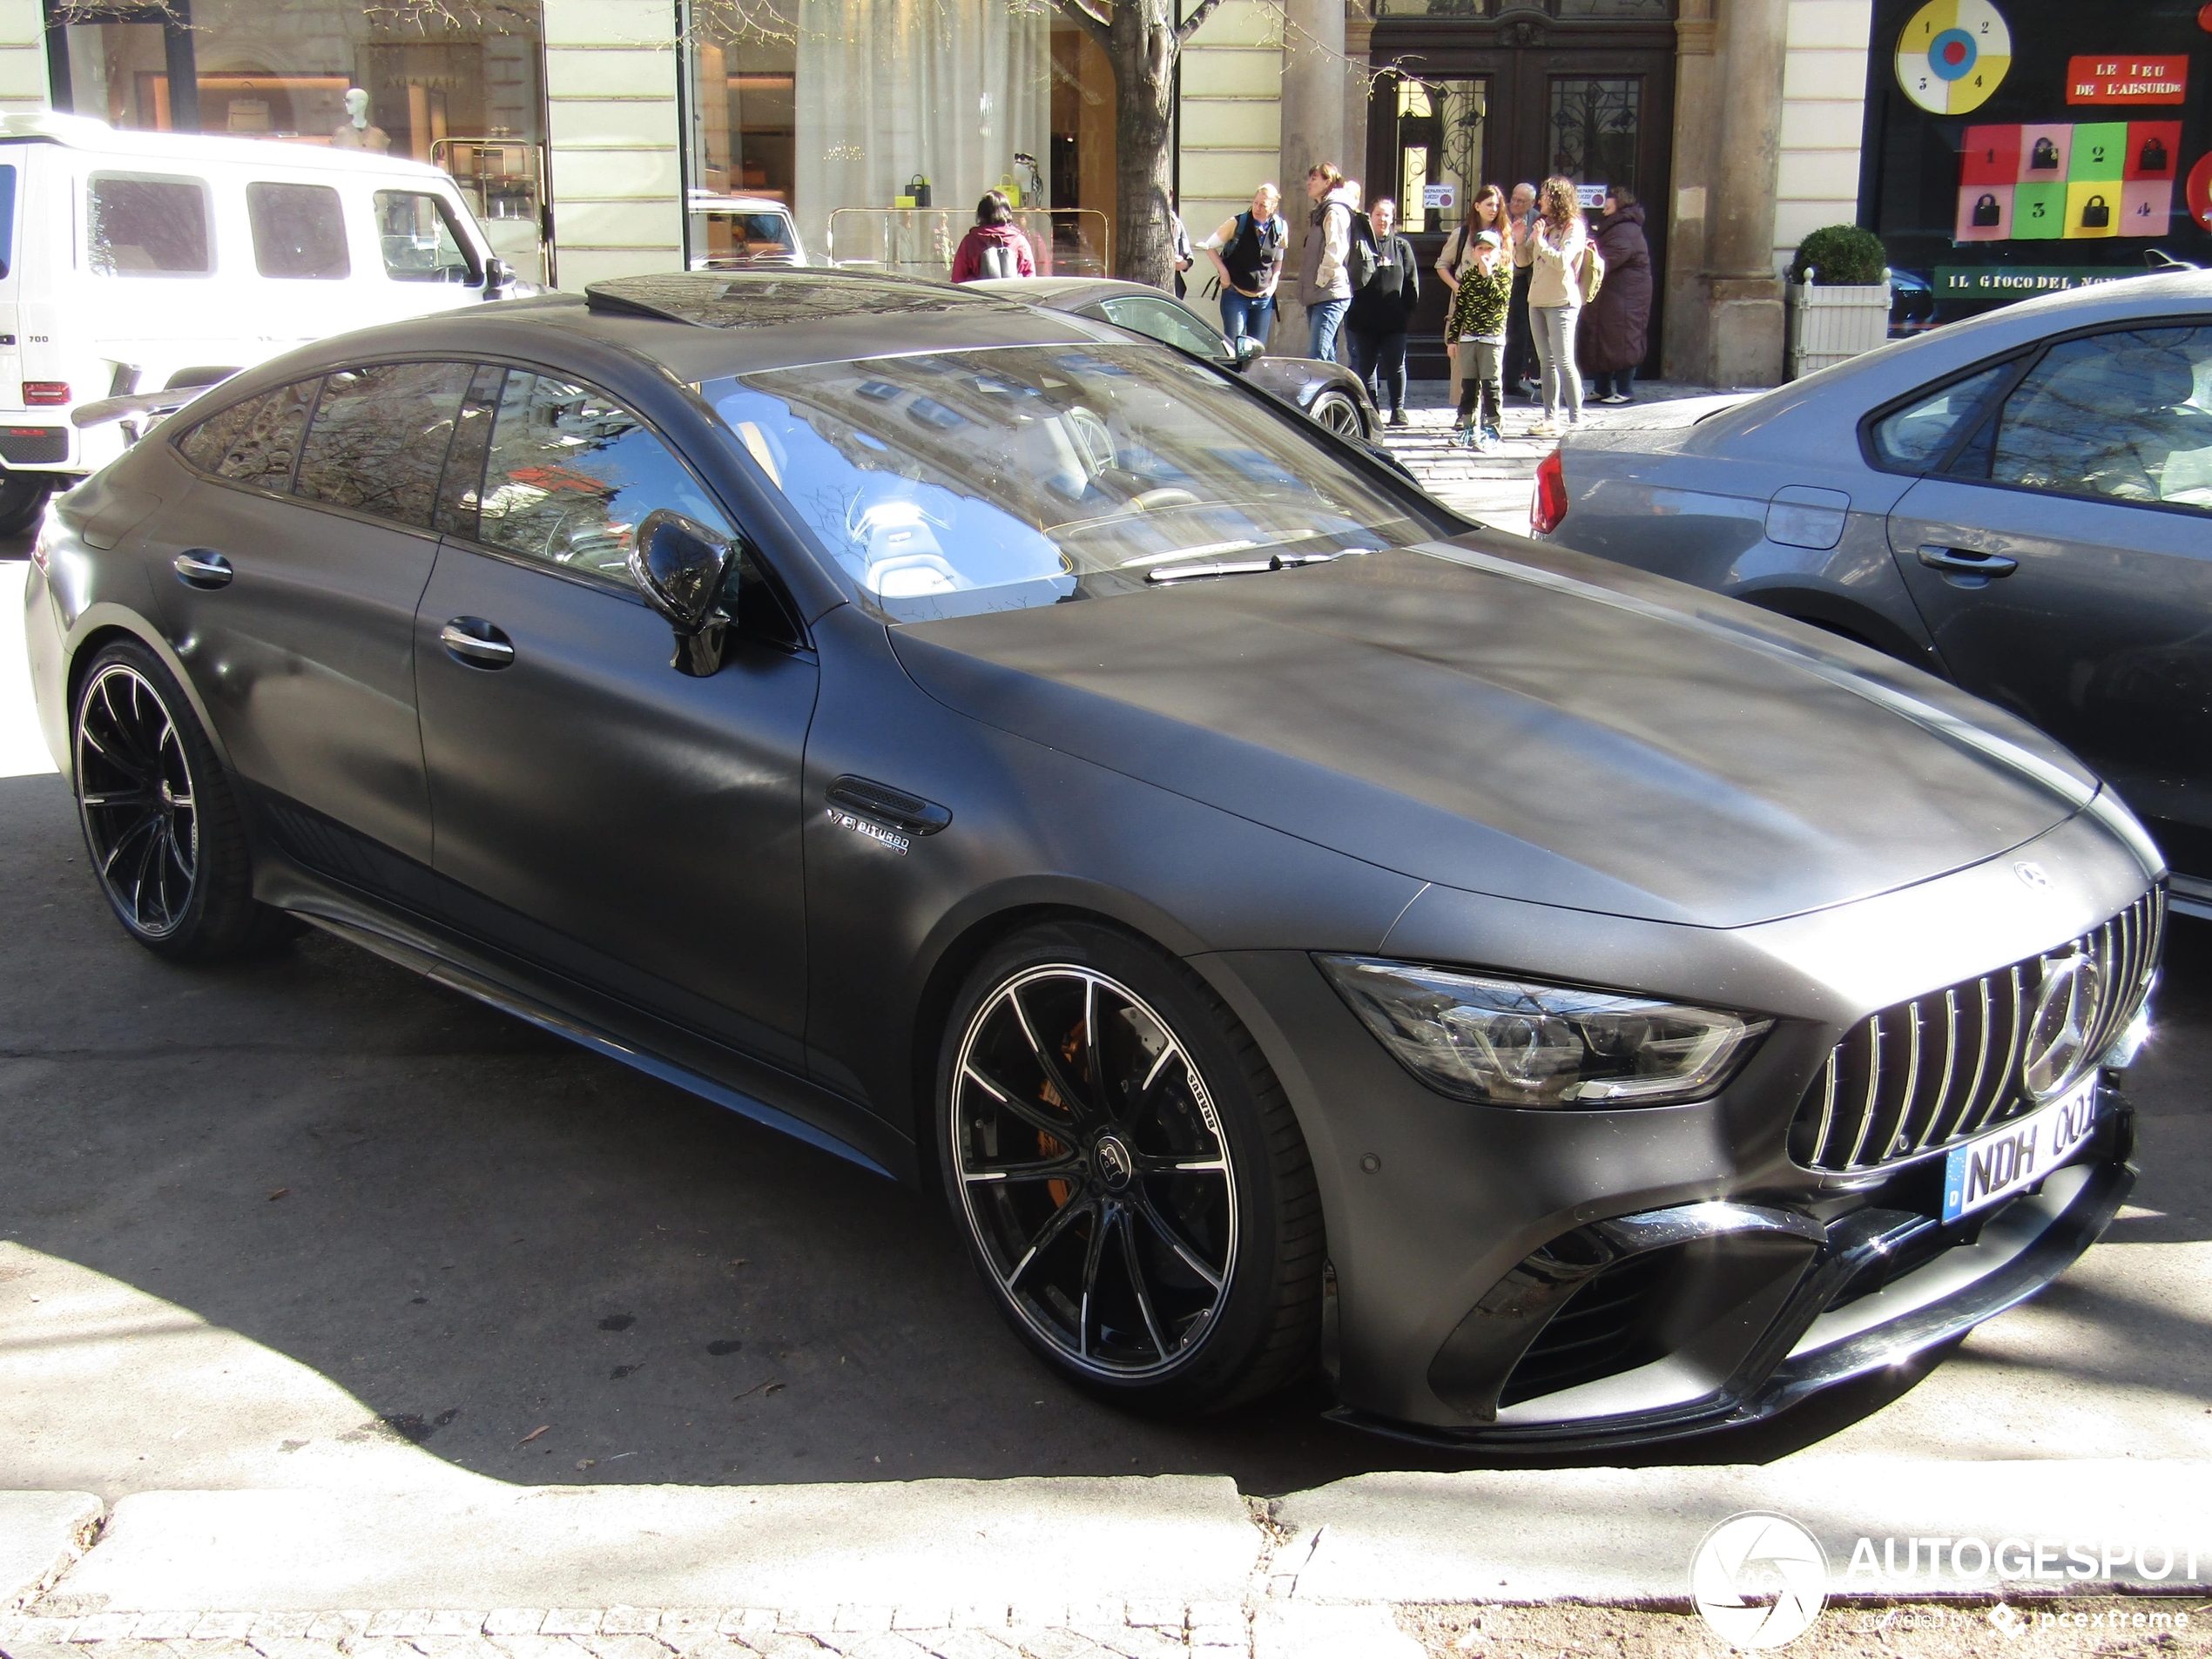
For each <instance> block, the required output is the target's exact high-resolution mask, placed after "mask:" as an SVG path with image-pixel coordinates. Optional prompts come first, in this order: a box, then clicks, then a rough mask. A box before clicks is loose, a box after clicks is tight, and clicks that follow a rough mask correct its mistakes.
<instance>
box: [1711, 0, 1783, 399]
mask: <svg viewBox="0 0 2212 1659" xmlns="http://www.w3.org/2000/svg"><path fill="white" fill-rule="evenodd" d="M1722 27H1723V33H1722V40H1721V46H1722V53H1723V57H1722V60H1721V74H1720V77H1719V78H1718V82H1717V84H1716V86H1715V88H1714V92H1715V95H1716V101H1717V102H1718V103H1719V105H1720V127H1719V133H1718V146H1719V147H1718V153H1717V155H1716V165H1715V166H1714V174H1715V177H1714V180H1713V185H1712V190H1711V193H1710V195H1709V196H1708V197H1707V199H1706V203H1705V208H1706V221H1705V288H1706V326H1707V328H1708V331H1709V333H1708V345H1707V349H1706V352H1705V361H1706V363H1707V365H1708V374H1706V375H1705V376H1704V378H1705V380H1706V381H1707V383H1708V384H1710V385H1714V386H1777V385H1779V384H1780V383H1781V381H1782V359H1783V314H1782V284H1781V281H1780V280H1779V279H1777V277H1776V275H1775V273H1774V198H1775V176H1776V172H1777V168H1778V166H1779V165H1780V160H1781V154H1782V72H1783V66H1784V55H1785V54H1784V46H1785V44H1786V43H1787V41H1788V38H1789V30H1790V5H1789V0H1726V14H1725V16H1724V17H1723V25H1722Z"/></svg>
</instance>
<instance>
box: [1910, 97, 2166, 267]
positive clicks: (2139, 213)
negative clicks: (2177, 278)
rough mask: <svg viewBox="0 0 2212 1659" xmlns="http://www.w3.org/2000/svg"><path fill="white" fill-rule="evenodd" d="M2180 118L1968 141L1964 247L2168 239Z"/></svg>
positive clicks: (1984, 132) (2046, 127) (2006, 132)
mask: <svg viewBox="0 0 2212 1659" xmlns="http://www.w3.org/2000/svg"><path fill="white" fill-rule="evenodd" d="M2181 145H2182V124H2181V123H2180V122H2178V121H2088V122H2081V123H2069V122H2055V123H2053V122H2038V123H2033V124H2026V125H2019V126H2013V125H1983V126H1970V127H1968V128H1966V130H1965V132H1963V133H1962V134H1961V135H1960V139H1959V195H1958V201H1957V206H1956V209H1955V212H1954V215H1953V220H1952V231H1951V239H1952V242H1953V243H1954V244H1958V243H1966V242H2015V241H2018V242H2033V241H2083V240H2093V239H2097V238H2101V237H2107V236H2163V235H2165V234H2166V233H2167V232H2168V230H2169V229H2170V228H2171V227H2172V223H2173V207H2174V179H2175V170H2176V165H2177V162H2176V158H2177V155H2178V152H2179V151H2180V149H2181Z"/></svg>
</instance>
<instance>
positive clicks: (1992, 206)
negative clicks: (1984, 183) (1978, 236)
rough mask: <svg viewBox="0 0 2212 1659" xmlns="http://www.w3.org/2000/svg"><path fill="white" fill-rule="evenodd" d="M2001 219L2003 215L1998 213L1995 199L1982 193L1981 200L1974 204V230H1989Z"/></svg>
mask: <svg viewBox="0 0 2212 1659" xmlns="http://www.w3.org/2000/svg"><path fill="white" fill-rule="evenodd" d="M2003 218H2004V215H2003V213H2001V212H1999V211H1998V207H1997V198H1996V197H1994V196H1992V195H1990V194H1989V193H1987V192H1983V195H1982V199H1980V200H1979V201H1978V202H1976V203H1975V204H1974V228H1975V229H1977V230H1986V229H1989V228H1990V227H1991V226H1994V225H1996V224H1998V223H1999V222H2000V220H2002V219H2003Z"/></svg>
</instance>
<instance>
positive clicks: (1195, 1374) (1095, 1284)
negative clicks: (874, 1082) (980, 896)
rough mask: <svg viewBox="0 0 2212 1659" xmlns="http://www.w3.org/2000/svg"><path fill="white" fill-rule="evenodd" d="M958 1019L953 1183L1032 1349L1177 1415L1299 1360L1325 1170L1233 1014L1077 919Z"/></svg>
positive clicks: (995, 978)
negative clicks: (1315, 1162)
mask: <svg viewBox="0 0 2212 1659" xmlns="http://www.w3.org/2000/svg"><path fill="white" fill-rule="evenodd" d="M1069 944H1077V945H1080V946H1086V947H1088V948H1079V949H1076V950H1069V949H1067V948H1066V946H1067V945H1069ZM1055 945H1057V946H1059V947H1060V948H1058V949H1054V948H1052V947H1053V946H1055ZM955 1012H956V1015H957V1017H958V1023H957V1025H956V1026H955V1028H954V1032H955V1033H956V1035H954V1041H953V1042H949V1043H948V1065H947V1067H946V1075H945V1076H944V1077H943V1080H942V1083H941V1095H940V1100H941V1128H942V1132H943V1136H944V1142H943V1144H944V1146H945V1148H946V1151H947V1158H946V1178H947V1185H948V1189H949V1190H950V1197H952V1199H953V1201H954V1204H955V1206H956V1213H957V1214H958V1215H959V1216H960V1217H961V1219H962V1221H963V1222H964V1223H965V1224H966V1227H967V1231H968V1241H969V1244H970V1247H971V1250H972V1251H973V1253H974V1257H975V1258H976V1264H977V1265H978V1267H979V1268H980V1269H981V1271H982V1273H983V1275H984V1277H985V1278H986V1280H987V1281H988V1283H989V1285H991V1287H992V1289H993V1290H994V1291H995V1292H996V1293H997V1298H998V1300H999V1303H1000V1305H1001V1308H1002V1309H1003V1310H1004V1311H1005V1312H1006V1313H1007V1314H1008V1318H1010V1319H1011V1320H1012V1321H1013V1323H1014V1325H1015V1329H1016V1330H1017V1331H1019V1332H1021V1334H1022V1336H1023V1337H1024V1338H1025V1339H1027V1340H1028V1343H1029V1345H1031V1346H1032V1347H1033V1348H1035V1350H1037V1351H1038V1352H1040V1353H1041V1354H1042V1355H1043V1357H1044V1358H1045V1359H1048V1360H1049V1362H1050V1363H1051V1364H1053V1365H1054V1366H1055V1367H1057V1368H1058V1369H1059V1370H1061V1371H1062V1372H1063V1374H1065V1375H1067V1376H1068V1377H1069V1379H1071V1380H1074V1381H1076V1382H1080V1383H1082V1384H1083V1385H1084V1386H1089V1387H1091V1388H1094V1389H1096V1390H1098V1391H1100V1392H1103V1393H1108V1394H1110V1395H1112V1396H1115V1397H1116V1398H1119V1399H1125V1400H1129V1401H1131V1402H1134V1403H1146V1404H1155V1405H1161V1406H1170V1407H1173V1408H1181V1409H1193V1408H1195V1409H1210V1408H1214V1407H1217V1406H1222V1405H1226V1404H1229V1403H1231V1401H1233V1400H1234V1399H1244V1398H1249V1397H1251V1395H1252V1394H1254V1393H1260V1392H1264V1390H1265V1389H1266V1388H1269V1387H1272V1386H1275V1385H1276V1384H1277V1383H1278V1382H1280V1381H1281V1380H1283V1379H1285V1377H1287V1376H1288V1375H1290V1374H1291V1372H1293V1371H1295V1369H1297V1368H1298V1366H1299V1365H1301V1364H1302V1363H1303V1362H1304V1360H1305V1359H1306V1358H1307V1356H1308V1354H1309V1353H1310V1351H1311V1340H1310V1338H1311V1333H1312V1326H1313V1324H1314V1316H1316V1315H1317V1314H1318V1271H1319V1249H1320V1245H1319V1236H1318V1235H1319V1212H1318V1204H1315V1203H1314V1202H1313V1198H1312V1169H1311V1167H1310V1165H1309V1164H1308V1163H1306V1160H1305V1148H1304V1144H1303V1142H1302V1140H1300V1139H1299V1138H1298V1136H1297V1132H1296V1129H1295V1125H1294V1123H1291V1119H1290V1112H1289V1108H1288V1105H1287V1104H1286V1103H1285V1102H1284V1101H1283V1100H1282V1097H1281V1092H1280V1090H1279V1089H1278V1088H1277V1087H1276V1086H1275V1084H1274V1081H1273V1078H1272V1076H1271V1074H1269V1073H1268V1072H1267V1070H1266V1068H1265V1066H1264V1062H1262V1061H1260V1060H1259V1058H1258V1053H1257V1050H1256V1049H1253V1048H1252V1046H1251V1040H1250V1038H1249V1037H1247V1036H1244V1034H1243V1032H1242V1030H1241V1028H1238V1027H1237V1026H1236V1025H1235V1022H1233V1021H1232V1020H1231V1019H1230V1018H1229V1016H1228V1015H1227V1011H1226V1010H1225V1009H1223V1008H1220V1006H1219V1004H1218V1003H1217V1002H1215V1001H1213V1000H1212V998H1211V995H1210V993H1207V992H1205V991H1204V988H1203V986H1202V985H1200V984H1198V983H1197V982H1195V981H1194V980H1193V979H1192V978H1191V977H1190V976H1189V974H1188V970H1185V969H1182V968H1180V966H1179V965H1171V964H1170V962H1168V961H1163V960H1162V959H1159V958H1157V957H1156V956H1155V955H1154V954H1152V953H1151V952H1150V951H1149V950H1146V949H1144V948H1143V947H1141V946H1139V945H1138V944H1137V943H1136V941H1134V940H1130V939H1128V938H1126V937H1125V936H1123V935H1119V934H1109V933H1107V932H1106V931H1105V930H1103V929H1099V930H1096V932H1095V933H1094V931H1093V930H1091V929H1089V928H1078V927H1074V926H1070V927H1068V928H1066V929H1064V930H1063V929H1056V928H1055V929H1042V930H1039V933H1038V934H1033V935H1030V936H1029V937H1028V939H1027V940H1025V941H1017V948H1015V949H1013V950H1011V951H1009V952H1002V953H999V954H996V955H995V959H994V960H993V961H988V962H986V963H985V964H984V965H983V968H981V969H979V971H978V974H977V975H976V977H974V978H973V979H971V981H970V988H969V991H968V995H965V996H964V997H963V998H962V999H961V1005H960V1007H959V1008H957V1009H956V1011H955ZM948 1035H953V1034H948ZM1263 1122H1264V1123H1266V1124H1267V1125H1268V1126H1267V1127H1263ZM1285 1127H1287V1128H1288V1130H1289V1132H1288V1134H1287V1136H1286V1135H1285V1134H1284V1133H1283V1130H1284V1128H1285Z"/></svg>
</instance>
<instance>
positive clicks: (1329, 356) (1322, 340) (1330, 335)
mask: <svg viewBox="0 0 2212 1659" xmlns="http://www.w3.org/2000/svg"><path fill="white" fill-rule="evenodd" d="M1351 309H1352V301H1351V300H1349V299H1345V300H1323V301H1321V303H1320V304H1319V305H1318V306H1308V307H1306V308H1305V326H1306V330H1307V340H1308V342H1309V343H1310V344H1311V345H1312V350H1311V351H1309V352H1307V353H1306V355H1307V356H1308V357H1318V358H1319V359H1320V360H1321V361H1323V362H1325V363H1333V362H1335V361H1337V330H1338V329H1339V328H1341V327H1343V326H1344V314H1345V312H1347V311H1349V310H1351Z"/></svg>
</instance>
